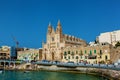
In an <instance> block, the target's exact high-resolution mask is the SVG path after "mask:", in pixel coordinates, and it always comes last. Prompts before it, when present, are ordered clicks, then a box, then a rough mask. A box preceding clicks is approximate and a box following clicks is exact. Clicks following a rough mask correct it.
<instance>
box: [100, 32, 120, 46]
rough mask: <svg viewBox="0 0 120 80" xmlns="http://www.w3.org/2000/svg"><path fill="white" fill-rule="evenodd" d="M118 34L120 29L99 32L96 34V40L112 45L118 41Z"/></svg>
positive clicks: (119, 39)
mask: <svg viewBox="0 0 120 80" xmlns="http://www.w3.org/2000/svg"><path fill="white" fill-rule="evenodd" d="M119 35H120V30H116V31H112V32H105V33H101V34H100V36H98V41H99V43H106V42H107V43H109V44H112V45H113V46H114V45H115V44H116V42H118V41H120V36H119Z"/></svg>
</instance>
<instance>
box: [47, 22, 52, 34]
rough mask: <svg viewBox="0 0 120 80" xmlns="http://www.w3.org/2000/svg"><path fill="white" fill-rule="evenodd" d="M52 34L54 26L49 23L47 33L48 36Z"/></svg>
mask: <svg viewBox="0 0 120 80" xmlns="http://www.w3.org/2000/svg"><path fill="white" fill-rule="evenodd" d="M51 32H52V25H51V23H50V22H49V25H48V31H47V33H48V34H51Z"/></svg>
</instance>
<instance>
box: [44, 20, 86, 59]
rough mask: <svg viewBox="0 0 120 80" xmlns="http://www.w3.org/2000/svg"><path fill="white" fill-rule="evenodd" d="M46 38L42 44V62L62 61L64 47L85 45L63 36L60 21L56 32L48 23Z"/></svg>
mask: <svg viewBox="0 0 120 80" xmlns="http://www.w3.org/2000/svg"><path fill="white" fill-rule="evenodd" d="M46 36H47V41H46V43H44V42H43V43H42V47H43V51H42V60H50V61H62V59H63V53H64V51H63V50H64V48H65V47H67V46H86V45H87V44H86V42H85V41H84V40H82V39H79V38H76V37H74V36H71V35H66V34H63V32H62V26H61V23H60V21H58V24H57V28H56V31H55V30H54V28H53V27H52V25H51V24H50V23H49V25H48V31H47V35H46Z"/></svg>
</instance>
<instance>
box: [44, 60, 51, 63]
mask: <svg viewBox="0 0 120 80" xmlns="http://www.w3.org/2000/svg"><path fill="white" fill-rule="evenodd" d="M42 62H47V63H48V62H50V61H48V60H42Z"/></svg>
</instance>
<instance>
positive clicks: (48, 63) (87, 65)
mask: <svg viewBox="0 0 120 80" xmlns="http://www.w3.org/2000/svg"><path fill="white" fill-rule="evenodd" d="M34 64H40V65H49V66H51V65H56V66H62V67H73V68H74V67H88V68H101V69H111V70H118V71H120V65H113V64H84V63H62V62H60V63H55V62H41V61H39V62H34Z"/></svg>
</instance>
